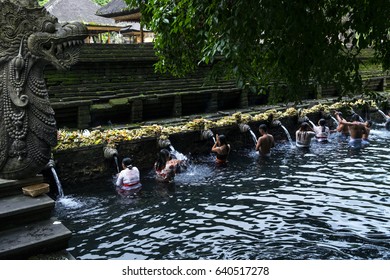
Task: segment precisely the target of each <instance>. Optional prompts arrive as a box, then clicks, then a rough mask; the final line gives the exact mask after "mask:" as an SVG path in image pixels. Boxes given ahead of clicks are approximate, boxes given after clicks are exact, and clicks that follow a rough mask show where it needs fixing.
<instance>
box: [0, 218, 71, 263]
mask: <svg viewBox="0 0 390 280" xmlns="http://www.w3.org/2000/svg"><path fill="white" fill-rule="evenodd" d="M71 234H72V233H71V232H70V230H69V229H67V228H66V227H65V226H64V225H63V224H62V223H61V222H59V221H58V220H57V219H56V218H51V219H47V220H43V221H40V222H35V223H31V224H27V225H25V226H20V227H16V228H12V229H8V230H4V231H0V259H27V258H29V257H31V256H34V255H38V254H46V253H50V252H55V251H59V250H63V249H66V248H67V246H68V241H69V239H70V237H71Z"/></svg>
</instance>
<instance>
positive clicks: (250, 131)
mask: <svg viewBox="0 0 390 280" xmlns="http://www.w3.org/2000/svg"><path fill="white" fill-rule="evenodd" d="M248 131H249V133H250V134H251V136H252V140H253V142H254V143H255V145H256V144H257V137H256V134H255V133H254V132H253V131H252V129H250V128H249V129H248Z"/></svg>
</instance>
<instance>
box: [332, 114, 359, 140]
mask: <svg viewBox="0 0 390 280" xmlns="http://www.w3.org/2000/svg"><path fill="white" fill-rule="evenodd" d="M334 114H335V116H336V119H337V121H338V122H339V125H338V126H337V128H336V132H339V133H340V134H341V135H342V136H344V137H348V136H349V129H348V126H347V125H345V124H344V123H345V122H346V120H345V119H344V118H343V114H342V113H341V112H335V113H334ZM358 118H359V117H358Z"/></svg>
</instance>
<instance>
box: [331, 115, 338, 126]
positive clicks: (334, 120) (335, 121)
mask: <svg viewBox="0 0 390 280" xmlns="http://www.w3.org/2000/svg"><path fill="white" fill-rule="evenodd" d="M330 118H331V119H332V120H333V122H334V123H335V124H336V127H337V126H339V122H338V121H337V120H336V119H335V118H334V117H332V116H330Z"/></svg>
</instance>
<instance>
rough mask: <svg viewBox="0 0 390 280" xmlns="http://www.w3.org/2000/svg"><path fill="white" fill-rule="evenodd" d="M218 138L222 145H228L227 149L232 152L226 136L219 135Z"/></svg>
mask: <svg viewBox="0 0 390 280" xmlns="http://www.w3.org/2000/svg"><path fill="white" fill-rule="evenodd" d="M218 138H219V143H221V146H222V145H226V147H227V148H228V152H230V147H229V145H228V143H227V141H226V137H225V135H219V136H218Z"/></svg>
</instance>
